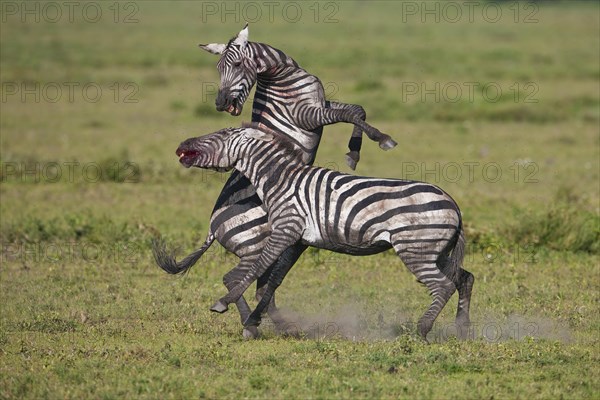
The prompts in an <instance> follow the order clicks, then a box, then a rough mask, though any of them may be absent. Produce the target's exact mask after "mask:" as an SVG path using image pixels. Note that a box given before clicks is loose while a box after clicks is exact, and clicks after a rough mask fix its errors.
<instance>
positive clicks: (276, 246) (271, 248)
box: [210, 227, 300, 313]
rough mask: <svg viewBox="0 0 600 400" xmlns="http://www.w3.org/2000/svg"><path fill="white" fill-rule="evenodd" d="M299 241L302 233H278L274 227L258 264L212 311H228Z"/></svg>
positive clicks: (254, 265)
mask: <svg viewBox="0 0 600 400" xmlns="http://www.w3.org/2000/svg"><path fill="white" fill-rule="evenodd" d="M299 239H300V233H297V232H291V231H289V230H286V232H282V231H277V230H276V228H275V227H273V231H272V233H271V236H270V237H269V240H268V242H267V244H266V246H265V247H264V248H263V250H262V252H261V253H260V256H259V257H258V259H257V260H256V262H255V263H254V264H253V265H252V268H251V269H250V270H249V271H248V273H246V275H245V276H244V277H243V279H241V280H240V281H239V283H238V284H237V285H236V286H235V287H234V288H233V289H230V290H229V293H227V295H225V296H224V297H222V298H220V299H219V300H217V302H216V303H215V304H214V305H213V306H212V307H211V308H210V310H211V311H214V312H218V313H223V312H225V311H227V309H228V305H229V304H231V303H234V302H236V301H237V300H238V299H239V298H240V297H241V296H242V295H243V294H244V292H245V291H246V290H247V289H248V287H249V286H250V285H251V284H252V282H254V281H255V280H256V279H257V278H258V277H259V276H261V275H262V274H264V273H265V271H266V270H267V269H269V267H270V266H271V265H273V264H274V263H275V262H276V261H277V259H278V258H279V257H280V256H281V255H282V254H283V252H284V251H285V250H286V249H287V248H288V247H290V246H292V245H294V244H295V243H296V242H297V241H298V240H299Z"/></svg>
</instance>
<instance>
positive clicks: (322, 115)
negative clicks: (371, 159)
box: [302, 107, 397, 150]
mask: <svg viewBox="0 0 600 400" xmlns="http://www.w3.org/2000/svg"><path fill="white" fill-rule="evenodd" d="M306 115H308V116H311V117H313V119H312V120H311V121H302V122H303V124H308V129H311V126H312V125H314V126H319V125H330V124H335V123H336V122H347V123H350V124H354V125H355V126H357V127H358V128H360V129H361V130H362V131H363V132H365V133H366V134H367V136H368V137H369V139H371V140H373V141H376V142H378V143H379V147H380V148H382V149H383V150H389V149H391V148H393V147H395V146H396V145H397V143H396V142H395V141H394V140H393V139H392V138H391V137H390V136H389V135H386V134H385V133H382V132H381V131H379V129H377V128H375V127H373V126H371V125H369V124H368V123H366V122H365V121H363V120H362V119H361V118H360V117H361V115H360V113H358V112H357V111H356V110H354V109H352V108H350V109H335V108H316V107H311V108H309V109H308V110H307V112H306ZM314 126H312V127H314Z"/></svg>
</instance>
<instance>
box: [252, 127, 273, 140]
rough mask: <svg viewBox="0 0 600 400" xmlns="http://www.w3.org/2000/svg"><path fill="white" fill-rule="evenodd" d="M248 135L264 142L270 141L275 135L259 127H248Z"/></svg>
mask: <svg viewBox="0 0 600 400" xmlns="http://www.w3.org/2000/svg"><path fill="white" fill-rule="evenodd" d="M246 136H248V137H251V138H253V139H257V140H261V141H263V142H270V141H271V140H273V135H271V134H270V133H267V132H263V131H261V130H259V129H247V130H246Z"/></svg>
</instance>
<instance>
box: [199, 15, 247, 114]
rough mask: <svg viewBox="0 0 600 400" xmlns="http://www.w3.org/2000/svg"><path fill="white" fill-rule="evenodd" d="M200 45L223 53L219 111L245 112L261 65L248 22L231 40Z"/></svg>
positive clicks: (219, 63)
mask: <svg viewBox="0 0 600 400" xmlns="http://www.w3.org/2000/svg"><path fill="white" fill-rule="evenodd" d="M200 48H201V49H203V50H206V51H208V52H209V53H212V54H217V55H220V56H221V59H220V60H219V62H218V63H217V70H218V71H219V75H220V76H221V83H220V85H219V92H218V93H217V100H216V101H215V104H216V106H217V111H227V112H228V113H230V114H231V115H233V116H238V115H240V114H241V113H242V109H243V107H244V103H245V102H246V99H248V95H249V94H250V90H251V89H252V87H253V86H254V84H255V83H256V74H257V65H256V62H255V61H254V60H253V59H252V57H250V54H249V50H248V24H246V26H245V27H244V29H242V30H241V31H240V32H239V33H238V34H237V36H236V37H234V38H233V39H231V40H230V41H229V43H227V44H218V43H211V44H201V45H200Z"/></svg>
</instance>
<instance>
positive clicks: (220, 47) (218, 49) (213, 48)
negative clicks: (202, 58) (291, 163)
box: [198, 43, 227, 54]
mask: <svg viewBox="0 0 600 400" xmlns="http://www.w3.org/2000/svg"><path fill="white" fill-rule="evenodd" d="M198 47H200V48H201V49H202V50H206V51H208V52H209V53H211V54H223V51H225V48H226V47H227V45H226V44H219V43H210V44H199V45H198Z"/></svg>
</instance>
